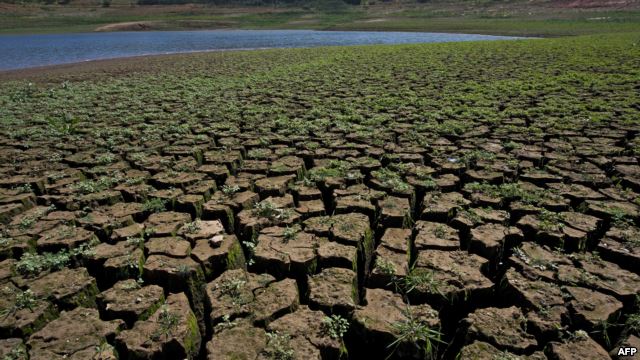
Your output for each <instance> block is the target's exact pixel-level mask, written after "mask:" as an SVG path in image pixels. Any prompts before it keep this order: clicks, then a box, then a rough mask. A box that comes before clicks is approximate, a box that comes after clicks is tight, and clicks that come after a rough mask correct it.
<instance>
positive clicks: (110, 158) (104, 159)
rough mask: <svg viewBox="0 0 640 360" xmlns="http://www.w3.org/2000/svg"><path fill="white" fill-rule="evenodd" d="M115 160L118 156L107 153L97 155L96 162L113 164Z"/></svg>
mask: <svg viewBox="0 0 640 360" xmlns="http://www.w3.org/2000/svg"><path fill="white" fill-rule="evenodd" d="M115 160H116V156H115V155H113V154H112V153H105V154H102V155H100V156H98V157H96V162H97V163H98V164H100V165H107V164H111V163H112V162H114V161H115Z"/></svg>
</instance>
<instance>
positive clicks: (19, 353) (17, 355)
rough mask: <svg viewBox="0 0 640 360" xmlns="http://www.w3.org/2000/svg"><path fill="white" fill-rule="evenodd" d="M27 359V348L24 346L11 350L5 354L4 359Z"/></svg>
mask: <svg viewBox="0 0 640 360" xmlns="http://www.w3.org/2000/svg"><path fill="white" fill-rule="evenodd" d="M23 359H27V350H26V349H25V348H24V347H22V346H19V347H15V348H13V349H11V351H10V352H9V353H7V354H5V355H4V357H3V358H2V360H23Z"/></svg>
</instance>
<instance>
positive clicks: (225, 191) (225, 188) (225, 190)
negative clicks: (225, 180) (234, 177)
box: [221, 184, 240, 196]
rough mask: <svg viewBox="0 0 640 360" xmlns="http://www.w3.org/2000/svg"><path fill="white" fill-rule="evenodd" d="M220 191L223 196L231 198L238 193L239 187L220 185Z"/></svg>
mask: <svg viewBox="0 0 640 360" xmlns="http://www.w3.org/2000/svg"><path fill="white" fill-rule="evenodd" d="M221 190H222V193H223V194H225V195H226V196H231V195H233V194H235V193H237V192H238V191H240V186H238V185H227V184H224V185H222V189H221Z"/></svg>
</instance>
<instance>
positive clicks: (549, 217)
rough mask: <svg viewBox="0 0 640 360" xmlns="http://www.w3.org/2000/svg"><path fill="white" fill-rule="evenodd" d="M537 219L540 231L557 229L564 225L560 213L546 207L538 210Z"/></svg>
mask: <svg viewBox="0 0 640 360" xmlns="http://www.w3.org/2000/svg"><path fill="white" fill-rule="evenodd" d="M538 220H539V221H540V223H539V228H540V230H542V231H559V230H562V228H563V227H564V224H563V223H562V220H564V219H563V217H562V215H561V214H558V213H556V212H553V211H549V210H546V209H542V210H541V211H540V213H539V214H538Z"/></svg>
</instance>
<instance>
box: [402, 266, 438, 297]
mask: <svg viewBox="0 0 640 360" xmlns="http://www.w3.org/2000/svg"><path fill="white" fill-rule="evenodd" d="M441 285H442V284H441V282H440V281H439V280H437V279H436V278H435V277H434V273H433V271H430V270H427V269H424V268H414V269H412V270H411V271H409V273H408V274H407V276H405V277H404V280H403V290H404V292H405V293H406V294H409V293H410V292H412V291H414V290H416V289H420V290H426V291H428V292H430V293H434V294H440V295H442V291H441V290H440V286H441Z"/></svg>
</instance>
